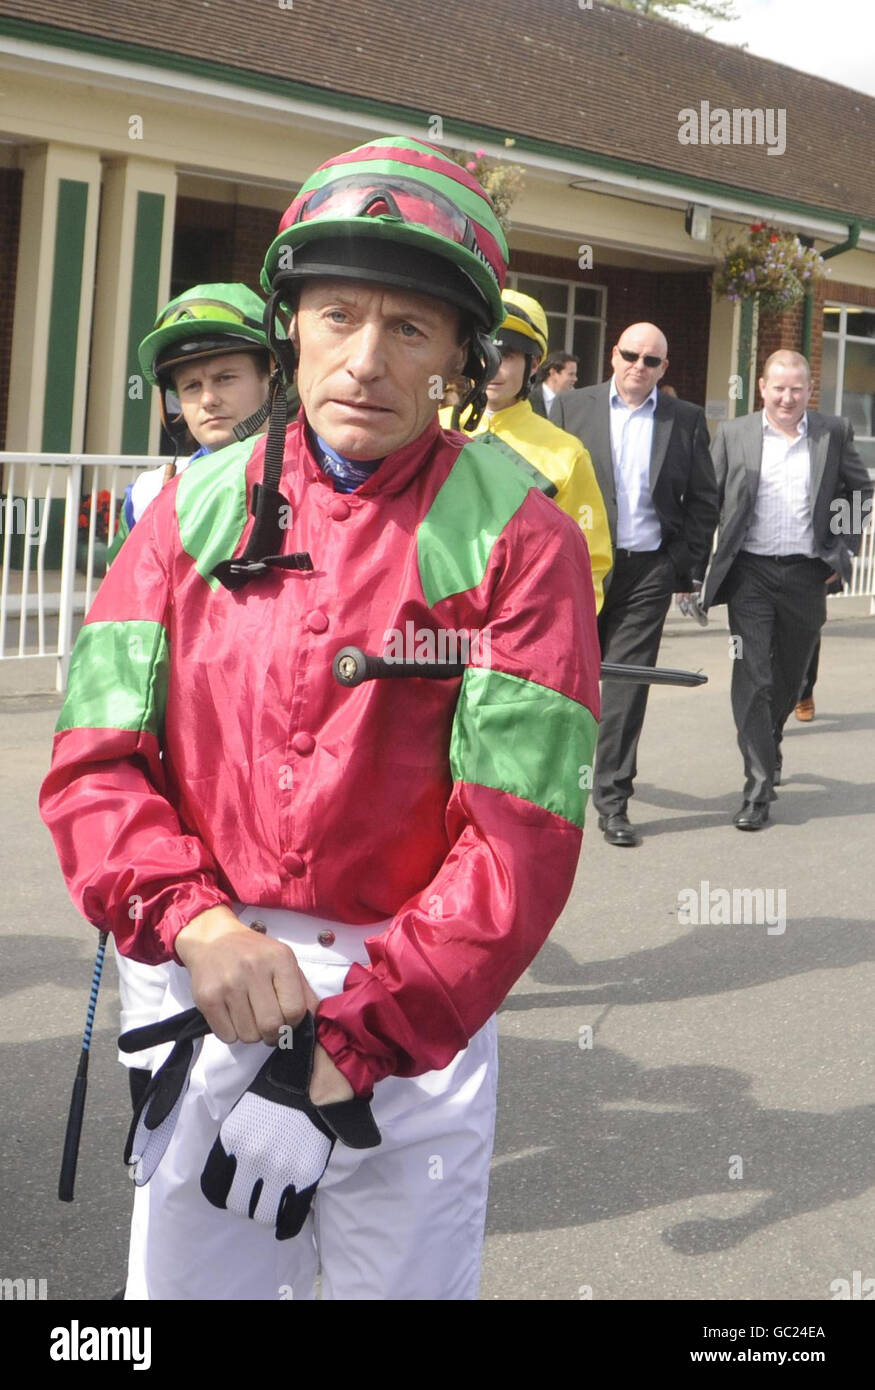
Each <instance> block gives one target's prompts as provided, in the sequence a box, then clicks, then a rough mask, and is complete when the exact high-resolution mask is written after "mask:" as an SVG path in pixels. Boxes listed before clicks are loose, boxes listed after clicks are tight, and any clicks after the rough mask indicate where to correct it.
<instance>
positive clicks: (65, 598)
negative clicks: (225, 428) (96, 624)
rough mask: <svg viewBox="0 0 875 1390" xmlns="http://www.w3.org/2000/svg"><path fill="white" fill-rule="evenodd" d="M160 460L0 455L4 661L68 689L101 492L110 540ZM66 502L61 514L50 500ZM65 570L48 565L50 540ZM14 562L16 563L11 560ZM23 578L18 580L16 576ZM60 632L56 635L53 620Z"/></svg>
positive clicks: (869, 566)
mask: <svg viewBox="0 0 875 1390" xmlns="http://www.w3.org/2000/svg"><path fill="white" fill-rule="evenodd" d="M164 462H166V460H165V459H161V458H145V457H140V456H134V455H126V456H123V457H119V456H117V455H102V454H16V453H2V452H0V467H2V469H3V490H2V492H0V525H2V543H3V568H2V583H0V662H6V661H18V662H23V663H27V662H31V663H36V662H40V663H41V664H42V665H43V666H45V665H46V663H47V660H48V661H49V662H51V661H54V666H55V670H54V685H55V689H56V690H58V691H63V689H64V687H65V685H66V681H67V668H68V666H69V663H70V652H71V650H72V646H73V622H74V617H75V615H76V614H77V613H82V614H84V613H86V612H87V611H88V609H89V607H90V606H91V601H92V599H93V598H94V595H95V593H96V591H97V586H98V584H99V582H100V578H101V576H100V574H99V573H98V572H97V571H98V565H96V564H95V558H96V550H97V542H98V541H99V528H98V500H97V499H98V496H99V494H100V493H101V492H108V493H109V517H110V537H109V538H110V539H111V538H112V533H113V532H114V529H115V522H114V519H115V515H116V510H117V507H118V504H119V503H120V501H121V499H122V497H123V496H124V490H125V488H126V487H127V485H128V483H130V482H132V481H133V479H134V478H135V477H136V476H137V474H138V473H140V472H142V471H143V470H144V469H146V468H154V467H156V466H157V465H158V464H161V463H164ZM83 484H84V485H85V492H84V497H86V498H87V497H89V496H90V499H91V501H90V506H88V507H87V510H88V527H87V532H83V533H82V534H80V531H79V518H80V513H81V511H82V507H83V505H85V504H84V502H83ZM53 502H54V503H56V504H57V503H63V519H62V520H61V519H60V517H59V516H58V515H57V514H56V517H55V519H54V521H53V518H52V503H53ZM59 530H61V539H60V547H59V548H60V555H59V557H58V558H59V559H60V567H59V568H58V569H55V568H52V567H48V568H47V565H46V553H47V549H48V548H49V544H50V542H54V549H55V551H57V550H58V544H57V542H58V532H59ZM13 561H14V562H15V563H13ZM14 580H15V581H18V582H17V584H16V583H14V582H13V581H14ZM865 596H868V597H869V599H870V604H869V611H870V613H875V533H873V529H872V521H871V518H870V519H869V522H868V524H867V526H866V529H865V530H864V532H863V543H862V546H861V548H860V554H859V555H858V556H857V558H856V559H855V561H854V566H853V573H852V575H851V582H850V584H848V585H846V586H845V589H844V591H843V594H842V595H840V596H839V597H847V598H859V597H865ZM55 617H57V630H56V632H52V628H53V623H52V619H54V618H55Z"/></svg>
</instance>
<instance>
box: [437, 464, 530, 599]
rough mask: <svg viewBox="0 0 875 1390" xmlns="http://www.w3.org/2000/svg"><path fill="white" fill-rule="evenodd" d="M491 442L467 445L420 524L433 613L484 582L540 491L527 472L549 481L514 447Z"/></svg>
mask: <svg viewBox="0 0 875 1390" xmlns="http://www.w3.org/2000/svg"><path fill="white" fill-rule="evenodd" d="M492 439H493V442H492V444H486V443H485V442H484V441H485V436H484V437H483V438H477V439H472V440H471V442H470V443H469V444H466V445H465V447H464V448H463V449H462V450H461V452H460V454H459V456H458V458H457V459H456V462H455V463H454V464H453V467H452V469H451V471H450V473H449V474H448V476H447V478H446V480H445V481H444V483H443V486H442V487H441V489H440V491H439V492H438V494H437V496H436V497H435V499H434V501H433V502H432V504H431V506H430V507H429V509H428V511H427V512H426V514H425V516H424V517H423V519H422V521H421V522H420V524H419V529H418V531H417V536H416V544H417V557H418V561H419V578H420V582H421V584H422V591H423V593H424V594H425V600H426V603H427V604H428V605H429V607H430V608H433V607H434V606H435V604H437V603H440V601H441V599H445V598H449V597H450V595H451V594H462V593H464V592H465V591H466V590H467V589H474V588H476V586H477V585H478V584H479V583H480V582H481V581H482V579H483V576H484V575H485V573H486V567H487V565H488V564H489V557H490V555H491V554H492V547H493V546H494V545H495V542H496V541H497V540H498V537H499V536H500V535H501V533H502V531H503V530H504V528H505V526H506V525H507V523H508V522H509V521H510V519H511V517H512V516H513V515H514V514H515V513H516V512H517V511H519V509H520V507H521V506H522V504H523V502H524V501H525V499H526V495H527V493H528V491H529V488H530V487H533V486H536V485H538V484H537V483H536V478H535V477H533V476H529V473H527V472H526V471H525V470H530V472H531V474H534V475H536V476H537V478H539V479H541V481H542V482H545V481H546V479H544V478H543V475H542V474H540V473H538V472H537V469H532V468H531V465H530V464H528V463H526V461H525V459H522V458H520V456H519V455H518V454H517V453H516V451H515V450H513V449H511V448H510V446H509V445H507V444H504V443H503V442H502V441H498V440H495V438H494V437H492ZM496 445H500V447H496ZM520 464H522V465H523V467H522V468H520V466H519V465H520Z"/></svg>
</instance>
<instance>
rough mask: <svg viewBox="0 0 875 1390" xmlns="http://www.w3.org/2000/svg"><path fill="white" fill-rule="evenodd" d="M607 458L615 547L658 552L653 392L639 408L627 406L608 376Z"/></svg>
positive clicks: (655, 391)
mask: <svg viewBox="0 0 875 1390" xmlns="http://www.w3.org/2000/svg"><path fill="white" fill-rule="evenodd" d="M610 401H611V457H612V459H613V464H614V479H615V481H616V484H617V547H618V548H619V549H620V550H658V549H659V547H660V546H661V545H662V527H661V526H660V524H659V517H658V516H657V515H656V508H655V507H654V505H653V497H652V495H651V492H650V455H651V453H652V451H653V414H654V411H655V410H656V401H657V389H656V387H655V386H654V388H653V390H652V391H651V393H650V395H649V396H648V397H647V399H646V400H645V401H642V403H641V405H639V406H635V407H634V408H633V407H632V406H630V405H627V404H626V402H625V401H624V400H623V397H622V396H621V395H620V393H619V391H618V390H617V378H616V377H611V392H610Z"/></svg>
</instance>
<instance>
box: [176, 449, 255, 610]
mask: <svg viewBox="0 0 875 1390" xmlns="http://www.w3.org/2000/svg"><path fill="white" fill-rule="evenodd" d="M257 439H258V436H256V437H255V438H252V439H244V440H243V441H242V442H241V443H239V444H229V445H228V447H227V448H226V449H219V450H217V452H216V453H215V454H213V455H211V456H210V457H209V458H203V459H197V460H196V461H195V462H194V463H192V464H190V465H189V466H188V468H186V470H185V472H184V473H183V475H182V477H181V478H180V480H179V486H178V488H177V491H176V516H177V520H178V523H179V536H180V540H181V542H182V548H183V550H184V551H185V552H186V554H187V555H190V556H191V557H192V559H193V560H194V562H195V569H196V570H197V572H198V574H199V575H200V576H201V578H203V579H205V580H206V581H207V583H208V584H209V586H210V588H211V589H213V590H216V589H218V587H219V580H218V579H215V578H213V575H212V570H213V568H214V567H215V566H216V565H217V564H218V563H219V561H220V560H230V558H231V556H232V555H233V554H234V551H235V550H236V549H237V545H238V543H239V540H240V537H241V536H242V534H243V528H244V527H245V525H246V521H247V511H246V465H247V463H248V462H249V457H250V455H251V453H252V450H253V449H254V448H255V445H256V442H257Z"/></svg>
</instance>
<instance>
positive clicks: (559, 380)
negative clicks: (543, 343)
mask: <svg viewBox="0 0 875 1390" xmlns="http://www.w3.org/2000/svg"><path fill="white" fill-rule="evenodd" d="M576 384H577V358H576V357H574V356H572V354H571V353H570V352H551V353H550V355H549V357H547V358H546V359H545V361H544V363H543V364H542V366H541V367H540V368H539V369H538V375H537V378H536V380H535V385H534V386H533V387H532V389H531V391H530V392H529V402H530V404H531V407H532V409H533V410H534V412H535V414H536V415H543V416H544V418H545V420H549V419H551V418H552V415H551V412H552V406H553V402H554V400H555V399H556V397H557V396H561V395H563V394H564V393H565V392H566V391H573V389H574V387H575V386H576Z"/></svg>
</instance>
